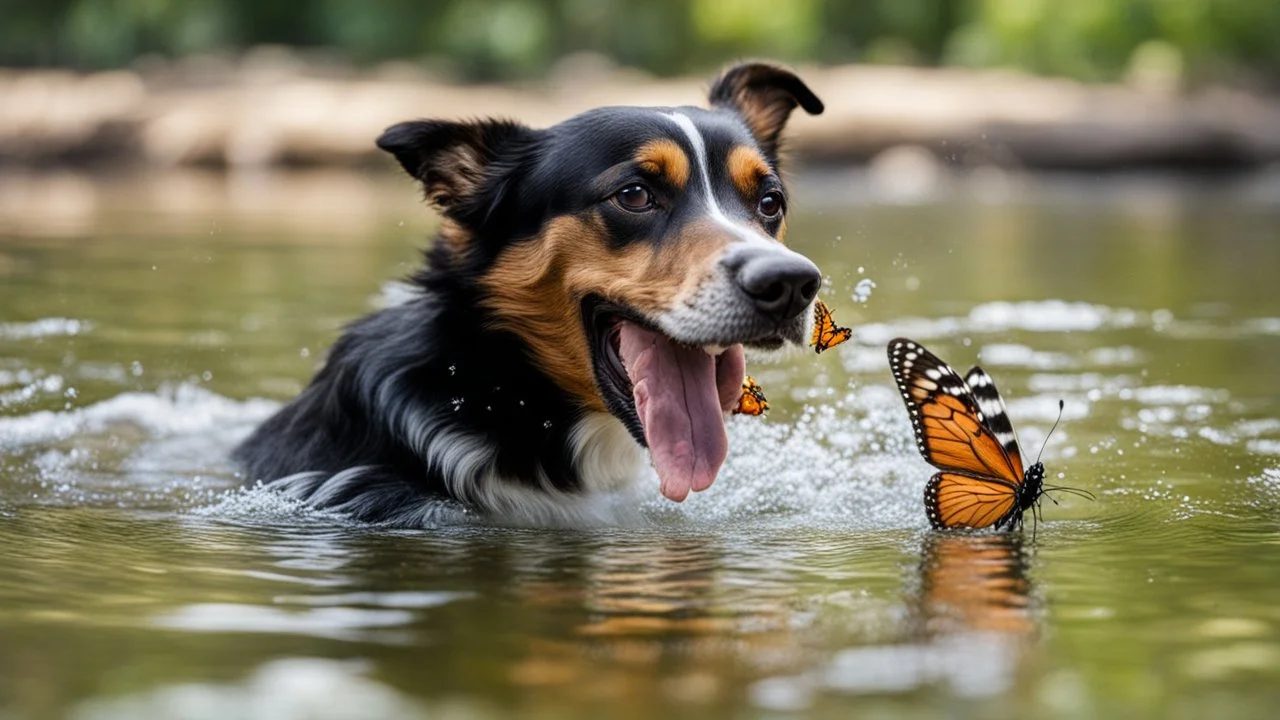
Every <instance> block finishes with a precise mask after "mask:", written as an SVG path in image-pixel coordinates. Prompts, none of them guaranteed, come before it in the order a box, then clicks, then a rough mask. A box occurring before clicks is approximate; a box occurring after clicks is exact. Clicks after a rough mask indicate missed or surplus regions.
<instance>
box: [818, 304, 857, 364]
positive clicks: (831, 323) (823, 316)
mask: <svg viewBox="0 0 1280 720" xmlns="http://www.w3.org/2000/svg"><path fill="white" fill-rule="evenodd" d="M813 320H814V322H813V339H811V340H810V341H809V344H810V345H812V346H813V350H814V352H819V353H820V352H822V351H823V350H830V349H831V348H833V347H835V346H837V345H839V344H840V343H842V342H845V341H846V340H848V339H849V338H851V337H853V330H851V329H849V328H847V327H840V326H839V325H836V321H835V319H834V318H832V317H831V308H829V307H827V304H826V303H824V302H822V301H821V300H819V301H817V302H815V303H814V304H813Z"/></svg>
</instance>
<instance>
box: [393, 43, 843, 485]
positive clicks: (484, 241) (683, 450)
mask: <svg viewBox="0 0 1280 720" xmlns="http://www.w3.org/2000/svg"><path fill="white" fill-rule="evenodd" d="M710 101H711V106H712V109H710V110H705V109H700V108H694V107H675V108H638V107H610V108H600V109H597V110H591V111H588V112H586V113H583V114H582V115H579V116H577V117H574V118H571V119H569V120H566V121H565V122H563V123H561V124H559V125H556V126H554V127H551V128H548V129H545V130H535V129H531V128H528V127H526V126H523V125H520V124H517V123H511V122H501V121H480V122H470V123H455V122H442V121H419V122H406V123H401V124H399V125H396V126H394V127H392V128H390V129H388V130H387V131H386V133H384V134H383V135H382V137H381V138H379V140H378V145H379V147H381V148H382V149H384V150H386V151H388V152H390V153H392V154H394V155H395V157H396V158H397V159H398V160H399V161H400V163H401V165H403V166H404V168H405V169H406V170H407V171H408V172H409V173H410V174H412V175H413V176H415V177H416V178H418V179H419V180H420V181H421V182H422V184H423V187H424V189H425V192H426V196H427V198H428V200H429V201H430V202H431V203H433V204H434V205H436V206H437V207H439V208H440V209H441V210H442V212H443V213H444V216H445V223H444V226H443V228H442V230H441V232H440V236H439V238H438V239H437V246H436V248H435V250H434V251H433V256H432V257H433V260H432V264H433V270H432V272H435V273H437V274H438V275H439V274H443V275H446V276H448V277H449V278H451V279H452V280H456V281H458V282H462V283H465V284H466V285H467V286H469V287H471V288H473V289H474V290H475V291H476V292H477V296H478V298H479V299H478V302H479V304H480V305H481V306H483V308H484V310H485V315H486V316H487V319H488V323H489V325H490V326H491V327H492V328H495V329H499V330H502V331H507V332H510V333H514V334H515V335H517V336H519V337H520V338H521V339H522V340H523V342H524V343H525V344H526V345H527V346H528V349H529V354H530V358H531V360H532V361H533V362H534V363H536V364H537V365H538V366H539V367H540V368H541V369H542V370H543V371H544V372H545V373H546V374H547V376H548V377H550V378H551V379H552V380H553V381H555V382H556V383H557V384H558V385H559V386H560V387H562V388H564V390H565V391H566V392H567V393H569V394H570V395H571V396H572V397H574V398H576V399H577V400H578V401H579V402H580V404H581V405H582V407H584V408H586V409H592V410H601V411H604V410H607V411H608V412H609V413H612V414H613V415H614V416H615V417H617V418H618V419H619V420H620V421H622V423H623V424H625V425H626V427H627V428H628V429H629V430H630V432H631V434H632V435H633V436H634V437H635V438H636V440H637V441H638V442H640V443H642V444H645V445H647V446H648V448H649V449H650V452H651V454H652V457H653V461H654V465H655V467H656V469H657V471H658V474H659V476H660V477H661V479H662V491H663V493H664V494H665V495H667V496H668V497H670V498H672V499H675V500H681V499H683V498H684V497H685V495H687V494H688V492H689V491H690V490H691V489H692V490H702V489H704V488H706V487H707V486H709V485H710V484H711V481H712V480H713V479H714V478H715V475H716V473H717V472H718V470H719V467H720V465H721V463H723V461H724V457H725V454H726V452H727V440H726V437H725V430H724V414H723V413H725V412H727V411H728V410H729V409H731V408H732V407H733V406H734V404H735V403H736V401H737V398H738V396H739V394H740V392H741V385H742V380H743V375H744V373H745V360H744V359H743V346H750V347H755V348H763V349H776V348H779V347H781V346H783V345H785V344H788V343H790V344H795V345H801V344H803V343H804V341H805V339H806V337H807V332H808V328H809V324H810V322H811V317H812V304H813V301H814V298H815V297H816V296H817V294H818V290H819V288H820V286H821V283H822V278H821V275H820V274H819V272H818V268H817V267H815V266H814V264H813V263H812V262H810V261H809V260H808V259H806V258H805V257H803V256H801V255H799V254H797V253H795V252H793V251H791V250H789V249H787V247H786V246H785V245H784V244H783V238H784V236H785V234H786V216H787V206H788V201H787V194H786V189H785V188H784V186H783V184H782V180H781V177H780V176H779V171H778V152H779V138H780V135H781V133H782V130H783V127H784V126H785V124H786V122H787V120H788V118H789V117H790V115H791V112H792V111H793V110H794V109H795V108H796V107H801V108H803V109H804V110H805V111H807V112H809V113H811V114H817V113H820V112H822V102H821V101H820V100H819V99H818V98H817V96H815V95H814V94H813V92H812V91H810V90H809V88H808V87H807V86H805V84H804V83H803V82H802V81H801V80H800V79H799V78H798V77H796V76H795V75H794V74H793V73H791V72H789V71H787V70H785V69H782V68H779V67H776V66H773V65H767V64H760V63H747V64H741V65H737V66H734V67H732V68H730V69H729V70H727V71H726V72H725V73H724V74H722V75H721V76H720V77H719V78H718V79H717V80H716V81H715V83H714V84H713V86H712V88H711V93H710Z"/></svg>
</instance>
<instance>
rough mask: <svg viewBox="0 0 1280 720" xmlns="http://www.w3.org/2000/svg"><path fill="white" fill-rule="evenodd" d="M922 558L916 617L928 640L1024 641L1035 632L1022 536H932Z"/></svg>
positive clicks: (945, 534)
mask: <svg viewBox="0 0 1280 720" xmlns="http://www.w3.org/2000/svg"><path fill="white" fill-rule="evenodd" d="M920 556H921V562H920V597H919V611H918V612H919V613H920V623H921V631H922V633H923V634H924V636H925V637H928V638H937V637H945V636H947V635H955V634H962V633H1000V634H1004V635H1009V636H1012V637H1021V636H1029V635H1031V633H1032V632H1033V631H1034V630H1035V622H1034V619H1033V618H1032V616H1031V607H1030V599H1029V594H1030V591H1031V584H1030V582H1029V581H1028V580H1027V566H1026V561H1025V559H1024V558H1023V548H1022V538H1021V536H1020V535H1007V534H1001V535H953V534H949V533H936V534H930V535H928V536H926V537H925V539H924V542H923V543H922V547H921V553H920Z"/></svg>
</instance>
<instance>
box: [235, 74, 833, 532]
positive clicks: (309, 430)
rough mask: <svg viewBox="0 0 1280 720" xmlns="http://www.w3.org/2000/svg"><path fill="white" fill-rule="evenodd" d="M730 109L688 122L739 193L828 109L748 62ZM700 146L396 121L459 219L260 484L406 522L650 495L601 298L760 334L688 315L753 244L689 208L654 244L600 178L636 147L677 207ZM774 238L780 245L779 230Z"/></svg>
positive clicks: (367, 329) (360, 330)
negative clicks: (596, 333)
mask: <svg viewBox="0 0 1280 720" xmlns="http://www.w3.org/2000/svg"><path fill="white" fill-rule="evenodd" d="M744 68H745V69H744ZM711 97H712V101H713V105H715V106H716V108H717V109H716V110H713V111H705V110H695V109H692V108H689V109H677V110H679V111H680V112H685V113H689V114H690V115H691V116H694V117H696V119H697V122H698V123H699V124H700V127H701V128H702V129H703V130H704V131H705V132H706V133H707V137H708V138H709V140H708V144H709V145H710V144H711V143H713V142H714V143H716V145H715V147H714V148H709V150H708V152H714V153H716V157H719V156H720V155H724V156H726V157H728V156H729V155H730V153H733V157H734V161H733V163H732V166H733V170H732V173H730V174H731V175H732V177H726V178H725V179H724V180H723V183H722V184H725V185H726V186H727V187H730V188H733V192H734V193H736V194H738V195H745V194H747V193H749V192H750V191H751V188H752V185H751V183H753V182H757V181H758V179H759V177H761V176H763V175H767V174H768V173H769V172H770V170H771V169H774V168H776V164H777V158H776V149H777V145H778V134H779V132H780V131H781V129H782V125H783V124H784V123H785V122H786V119H787V117H788V116H789V114H790V112H791V110H792V109H794V108H795V107H796V106H797V105H802V106H804V107H805V109H806V110H809V111H810V112H816V111H820V110H821V103H820V102H818V101H817V98H816V97H814V96H813V94H812V93H811V92H809V91H808V88H806V87H804V85H803V83H801V82H800V81H799V80H798V78H795V77H794V76H793V75H791V74H790V73H789V72H787V71H785V70H782V69H779V68H774V67H772V66H763V65H746V66H740V67H739V68H738V69H731V70H730V71H729V72H727V73H726V74H725V75H724V76H722V78H721V79H720V80H719V81H718V82H717V84H716V85H715V86H714V87H713V90H712V93H711ZM666 110H670V109H666ZM695 113H696V114H695ZM683 142H684V140H683V139H682V138H681V135H680V133H679V128H678V127H676V126H675V125H674V124H673V123H671V122H669V121H666V120H664V119H663V118H662V117H661V116H659V114H658V112H657V111H655V110H654V109H647V108H602V109H599V110H594V111H590V112H588V113H585V114H583V115H581V116H578V117H576V118H572V119H570V120H568V121H566V122H564V123H562V124H560V125H557V126H555V127H552V128H549V129H547V130H534V129H531V128H528V127H525V126H523V125H520V124H518V123H514V122H506V121H480V122H472V123H456V122H447V121H418V122H408V123H401V124H400V125H396V126H394V127H392V128H390V129H388V131H387V132H386V133H385V134H384V135H383V136H382V137H381V138H380V139H379V146H380V147H382V148H383V149H385V150H387V151H388V152H390V153H392V154H393V155H394V156H395V157H396V159H397V160H398V161H399V162H400V164H401V166H402V167H404V169H405V170H406V171H407V172H408V173H409V174H410V175H412V176H413V177H415V178H417V179H418V181H420V182H421V184H422V187H423V191H424V195H425V197H426V199H427V200H428V202H430V203H431V204H433V205H434V206H435V207H437V208H438V209H439V210H440V212H441V213H442V215H443V222H442V225H441V229H440V231H439V233H438V235H437V238H436V241H435V242H434V243H433V245H432V247H431V249H430V251H429V252H428V254H427V257H426V263H425V265H424V267H423V268H422V270H420V271H419V272H418V273H417V274H416V275H414V276H413V278H412V280H411V282H412V285H413V288H414V293H413V296H412V298H411V299H410V300H408V301H407V302H404V303H403V304H400V305H398V306H395V307H391V308H388V309H385V310H382V311H379V312H376V313H373V314H370V315H368V316H366V317H364V318H361V319H359V320H357V321H356V322H354V323H352V324H351V325H350V326H349V327H347V328H346V330H345V331H344V332H343V334H342V336H341V337H340V338H339V339H338V341H337V342H336V344H335V345H334V346H333V348H332V349H331V351H330V353H329V356H328V358H327V360H326V362H325V364H324V366H323V368H321V369H320V370H319V372H317V374H316V375H315V377H314V378H313V380H312V381H311V383H310V384H309V385H308V386H307V388H306V389H305V390H304V391H303V392H302V393H301V394H300V395H299V396H298V397H296V398H295V399H293V400H292V401H291V402H289V403H288V404H287V405H286V406H285V407H283V408H282V409H281V410H280V411H279V412H277V413H276V414H275V415H274V416H272V417H271V418H269V419H268V420H267V421H266V422H264V423H263V424H262V425H261V426H260V427H259V428H257V429H256V430H255V431H254V432H253V434H252V435H250V437H248V438H247V439H246V440H245V441H244V442H243V443H242V444H241V445H240V446H239V447H238V448H237V449H236V450H235V453H234V457H235V459H236V460H237V461H238V462H239V463H240V464H241V465H242V467H243V468H244V474H245V478H246V479H247V480H248V481H249V482H264V483H268V484H270V485H271V486H272V487H274V488H276V489H278V490H280V491H281V492H284V493H286V494H287V495H290V496H292V497H295V498H297V499H300V500H304V501H306V502H308V503H309V504H311V505H312V506H315V507H318V508H325V509H330V510H335V511H338V512H341V513H345V514H348V515H351V516H353V517H355V518H357V519H360V520H364V521H370V522H382V523H391V524H395V525H404V526H422V525H424V524H425V525H429V524H433V523H437V522H452V521H456V520H458V519H461V518H465V517H468V516H477V515H478V516H485V517H496V518H500V519H502V520H503V521H505V522H512V523H516V524H535V525H551V524H582V523H584V522H591V521H593V520H602V521H608V520H609V519H610V517H611V514H610V512H608V511H606V510H604V509H602V507H601V506H600V504H599V503H598V502H597V500H596V498H597V497H598V496H600V495H603V494H608V493H610V492H622V491H627V490H629V489H632V488H635V487H636V486H637V485H638V484H640V486H641V487H643V484H642V483H640V481H644V480H649V479H651V478H652V471H651V470H650V469H649V467H648V464H647V461H646V460H647V459H646V455H645V452H644V449H643V447H642V445H641V444H640V443H639V442H637V440H638V439H640V440H642V438H637V436H636V429H635V427H634V426H633V424H632V425H628V424H627V423H625V422H620V421H619V418H617V417H615V415H614V414H610V412H609V411H608V408H607V405H608V404H607V403H606V402H605V401H604V400H603V399H602V396H601V391H600V389H599V388H598V387H597V376H596V375H595V374H593V370H592V364H591V350H590V349H589V348H588V347H587V340H586V336H585V335H584V329H583V322H584V320H583V318H582V317H580V313H579V305H580V303H581V302H582V298H583V297H584V295H586V294H600V295H605V296H608V297H611V298H620V299H621V300H623V301H625V302H626V303H627V304H628V305H629V306H632V307H635V308H637V309H640V310H642V311H644V312H652V313H655V314H656V315H661V313H663V312H668V311H670V312H668V315H670V316H671V317H675V318H677V319H678V318H679V317H682V316H681V315H679V313H678V312H675V311H676V310H677V309H680V308H683V311H684V312H685V313H686V314H688V315H691V316H693V315H696V316H697V321H698V322H700V323H702V324H703V325H705V326H706V327H705V328H702V329H699V330H697V331H698V332H706V333H710V334H714V333H716V332H721V333H723V332H726V331H725V330H724V328H726V327H729V326H730V325H733V323H738V325H743V323H746V322H747V320H742V321H740V322H739V321H738V320H736V319H735V320H733V322H729V320H727V319H726V320H719V319H717V317H718V316H714V315H712V316H711V319H710V320H708V319H706V316H707V313H706V312H701V311H700V312H698V313H693V312H692V311H691V310H690V308H694V309H697V308H696V306H695V305H692V303H694V302H695V300H696V299H697V297H701V296H703V295H705V294H706V292H707V289H706V287H705V286H706V284H707V283H706V277H707V276H709V275H710V274H712V273H713V272H714V270H713V269H712V268H711V266H712V265H713V264H714V261H715V260H716V259H718V258H720V257H721V256H722V255H723V253H724V252H725V251H726V247H727V245H728V244H729V243H730V242H731V241H733V238H732V237H730V235H726V234H725V232H724V231H723V229H721V230H720V231H718V232H717V231H714V229H710V230H709V229H708V228H707V227H706V226H705V223H704V222H703V221H702V220H700V219H698V218H693V217H690V218H684V217H683V216H682V215H680V208H673V209H672V217H673V218H677V219H679V221H678V222H676V221H674V220H673V221H672V223H671V227H670V228H669V229H667V230H665V231H664V232H662V233H660V234H659V236H657V237H655V236H654V232H655V231H654V230H653V228H652V227H651V226H643V227H642V226H641V225H639V224H636V222H633V221H632V219H630V218H628V217H626V216H625V215H618V214H617V213H612V214H611V213H610V212H601V211H600V210H599V209H598V204H597V200H596V196H597V195H599V194H600V193H601V192H603V191H606V190H607V189H608V188H607V187H602V186H597V185H593V184H592V183H593V182H595V181H596V180H598V179H599V178H601V177H607V172H606V171H607V169H608V168H610V167H614V166H616V165H617V164H618V163H617V159H618V158H620V157H621V158H627V157H631V156H632V155H635V156H636V163H637V164H638V165H641V166H644V167H646V168H648V170H650V171H652V172H653V173H655V174H656V175H658V176H660V177H659V178H658V179H657V180H655V182H656V183H658V184H661V183H662V182H664V179H663V178H665V181H666V182H669V183H671V184H672V185H673V188H672V191H671V197H673V198H676V197H679V194H678V193H679V191H682V190H683V187H678V188H677V187H674V186H675V185H681V186H683V184H684V183H685V182H688V183H689V184H693V183H694V182H695V180H694V179H691V174H692V173H691V171H690V167H689V162H688V158H687V157H686V155H685V154H684V152H683V151H681V150H680V148H681V147H682V146H681V145H680V143H683ZM735 148H737V150H736V151H735V150H734V149H735ZM602 173H604V174H603V175H602ZM744 222H745V221H744ZM759 232H760V234H761V236H762V237H763V238H766V239H767V238H768V237H773V238H777V237H778V236H779V235H780V232H781V227H775V228H768V227H763V226H762V228H761V229H760V230H759ZM711 300H714V301H715V302H717V303H720V302H721V301H720V300H719V299H717V298H711ZM711 300H708V302H711ZM726 312H727V311H726ZM656 315H655V316H656ZM726 317H727V316H726ZM734 317H736V316H734ZM699 327H702V326H699ZM733 327H735V328H736V329H734V330H733V333H742V332H749V331H750V330H749V328H748V329H747V330H743V329H742V328H738V327H737V325H733ZM743 327H746V326H745V325H743ZM709 336H710V335H708V337H709ZM651 486H652V487H656V482H652V483H651Z"/></svg>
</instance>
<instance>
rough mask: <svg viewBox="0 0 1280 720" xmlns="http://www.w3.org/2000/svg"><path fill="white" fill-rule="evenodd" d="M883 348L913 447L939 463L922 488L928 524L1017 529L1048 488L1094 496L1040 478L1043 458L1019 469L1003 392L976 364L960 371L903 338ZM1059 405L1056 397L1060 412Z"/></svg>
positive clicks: (1019, 458)
mask: <svg viewBox="0 0 1280 720" xmlns="http://www.w3.org/2000/svg"><path fill="white" fill-rule="evenodd" d="M888 353H889V367H890V369H891V370H892V371H893V379H894V380H895V381H896V382H897V384H898V390H899V391H900V392H901V393H902V399H903V401H904V402H905V403H906V405H907V413H908V414H909V415H910V416H911V426H912V428H913V429H914V431H915V438H916V446H917V447H918V448H919V449H920V454H921V455H923V456H924V459H925V460H926V461H927V462H928V463H929V464H930V465H933V466H934V467H936V468H938V469H939V470H941V472H939V473H937V474H935V475H934V476H933V477H931V478H929V482H928V484H927V485H926V486H925V491H924V505H925V512H926V513H927V514H928V516H929V523H930V524H931V525H932V526H933V527H934V528H935V529H938V530H945V529H953V528H973V529H979V528H989V527H993V528H995V529H997V530H1002V529H1018V528H1021V527H1022V524H1023V513H1025V512H1027V511H1028V510H1030V511H1031V515H1032V519H1033V520H1034V519H1036V518H1037V517H1038V514H1039V512H1040V498H1041V497H1042V496H1043V497H1048V498H1049V499H1050V500H1051V501H1053V497H1052V496H1049V495H1046V493H1047V492H1051V491H1062V492H1068V493H1073V494H1077V495H1080V496H1082V497H1088V498H1089V499H1093V496H1092V495H1091V494H1090V493H1088V492H1085V491H1083V490H1076V489H1075V488H1065V487H1054V486H1047V485H1045V484H1044V477H1045V469H1044V463H1042V462H1040V460H1039V459H1038V458H1037V460H1036V462H1034V463H1033V464H1032V465H1031V467H1029V468H1026V469H1025V470H1024V469H1023V464H1022V448H1021V447H1020V446H1019V444H1018V435H1017V433H1016V432H1014V429H1013V424H1012V423H1011V422H1010V420H1009V414H1008V411H1007V409H1006V407H1005V403H1004V399H1003V398H1002V397H1001V396H1000V392H999V390H997V389H996V384H995V381H994V380H992V379H991V376H990V375H988V374H987V372H986V371H985V370H983V369H982V368H981V367H978V366H974V367H973V368H972V369H971V370H969V372H968V373H967V374H966V375H965V376H964V377H963V378H961V377H960V374H959V373H957V372H956V371H955V370H953V369H952V368H951V366H950V365H947V364H946V363H945V362H943V361H942V360H941V359H939V358H938V356H937V355H934V354H933V353H931V352H929V351H928V350H926V349H924V347H923V346H921V345H920V344H919V343H917V342H915V341H913V340H908V339H906V338H896V339H894V340H891V341H890V342H889V347H888ZM1062 408H1063V403H1062V401H1061V400H1059V401H1058V412H1059V418H1061V412H1062ZM1054 427H1055V428H1056V427H1057V423H1054ZM1050 432H1051V433H1052V432H1053V431H1052V430H1050ZM1047 439H1048V438H1047V436H1046V441H1047ZM1054 502H1055V503H1056V501H1054Z"/></svg>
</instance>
